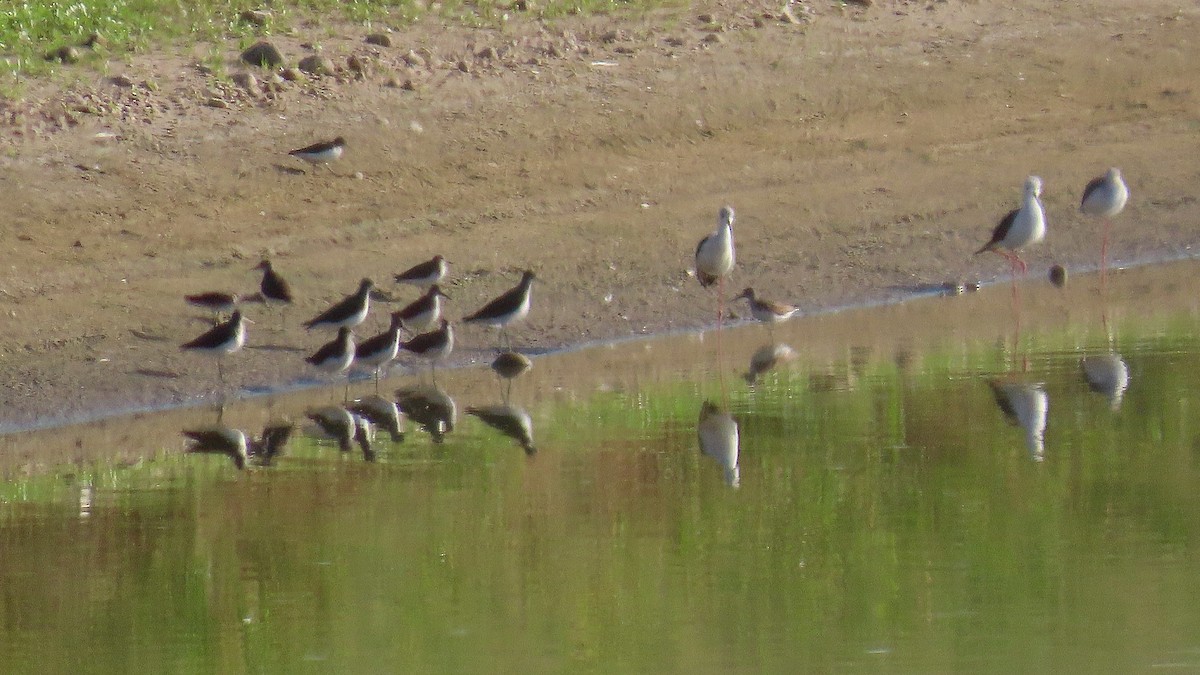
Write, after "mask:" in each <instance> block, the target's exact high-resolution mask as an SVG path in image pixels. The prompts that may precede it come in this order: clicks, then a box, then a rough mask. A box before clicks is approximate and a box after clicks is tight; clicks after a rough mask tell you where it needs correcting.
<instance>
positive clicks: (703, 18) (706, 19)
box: [696, 13, 716, 23]
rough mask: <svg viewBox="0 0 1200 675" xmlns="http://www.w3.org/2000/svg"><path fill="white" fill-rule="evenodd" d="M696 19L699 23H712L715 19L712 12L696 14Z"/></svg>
mask: <svg viewBox="0 0 1200 675" xmlns="http://www.w3.org/2000/svg"><path fill="white" fill-rule="evenodd" d="M696 20H697V21H699V22H700V23H712V22H713V21H715V20H716V17H714V16H713V15H712V14H708V13H705V14H699V15H697V16H696Z"/></svg>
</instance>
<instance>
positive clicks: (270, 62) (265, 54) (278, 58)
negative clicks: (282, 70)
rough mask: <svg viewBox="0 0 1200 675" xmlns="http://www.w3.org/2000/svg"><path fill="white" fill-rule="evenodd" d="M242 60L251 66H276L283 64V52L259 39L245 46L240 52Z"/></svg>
mask: <svg viewBox="0 0 1200 675" xmlns="http://www.w3.org/2000/svg"><path fill="white" fill-rule="evenodd" d="M242 61H245V62H246V63H249V64H250V65H252V66H261V67H263V68H278V67H279V66H282V65H283V54H280V53H279V50H278V49H276V48H275V45H273V44H271V43H270V42H267V41H266V40H260V41H258V42H255V43H254V44H252V45H250V46H249V47H247V48H246V51H244V52H242Z"/></svg>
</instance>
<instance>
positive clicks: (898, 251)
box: [0, 0, 1200, 429]
mask: <svg viewBox="0 0 1200 675" xmlns="http://www.w3.org/2000/svg"><path fill="white" fill-rule="evenodd" d="M793 8H794V9H793V14H794V15H795V16H796V18H797V20H796V22H792V21H789V20H785V18H781V16H780V12H779V7H778V5H776V4H770V5H768V4H765V3H751V2H732V1H730V2H697V3H693V5H692V7H691V8H690V9H687V10H670V11H663V12H656V13H651V14H647V15H641V16H636V17H632V18H630V17H612V16H606V17H591V18H582V17H576V18H572V19H568V20H561V21H554V22H552V23H540V22H536V21H531V20H529V19H527V18H524V17H522V16H520V15H519V13H516V14H515V15H514V16H513V17H512V19H511V21H509V22H508V24H507V25H506V26H505V27H504V28H503V29H473V30H471V29H465V28H458V27H448V26H445V25H442V24H439V23H437V22H433V21H426V22H423V23H420V24H418V25H416V26H412V27H405V28H403V29H399V30H396V31H395V32H393V33H391V35H390V38H391V41H392V46H391V47H374V46H370V45H366V44H365V43H364V42H363V37H364V36H365V35H366V33H367V32H369V31H366V30H364V29H362V28H360V27H340V28H336V29H333V30H331V29H330V27H329V26H327V25H320V26H317V25H313V26H310V27H307V28H304V29H301V30H300V31H297V32H296V34H294V35H289V36H283V37H272V38H271V39H272V40H273V41H274V42H275V43H276V45H277V46H279V47H280V49H281V50H282V51H283V52H284V54H285V56H286V57H287V58H288V59H289V61H293V62H294V61H296V60H298V59H299V58H300V57H302V56H304V55H306V54H307V53H309V52H308V51H307V48H306V47H305V46H304V45H305V44H312V43H315V42H319V43H320V46H321V47H322V48H323V51H322V53H323V54H324V55H326V56H328V57H330V59H331V60H332V62H333V63H334V64H335V65H337V66H338V67H339V68H342V70H341V72H340V73H339V75H337V76H327V77H321V78H313V79H309V80H307V81H304V82H299V83H292V82H275V81H273V80H272V79H271V78H270V77H269V75H268V74H266V73H264V72H263V71H261V70H257V69H255V70H254V73H255V75H256V82H255V83H252V86H251V87H250V88H249V89H246V88H243V87H239V86H238V85H236V84H233V83H232V82H230V81H229V80H230V79H232V78H231V76H233V75H236V74H237V73H239V72H243V71H244V70H245V69H244V68H242V67H241V66H239V65H238V64H237V62H236V56H237V49H236V45H233V44H230V45H219V46H216V47H217V48H220V49H221V50H222V53H227V54H228V59H227V63H226V64H225V65H224V67H223V68H221V69H219V70H218V72H217V73H216V74H215V75H214V74H213V73H212V72H205V71H206V70H211V64H209V63H208V62H207V60H206V58H205V55H206V54H208V53H210V52H211V51H212V50H213V49H214V46H213V45H197V46H195V47H194V48H193V49H192V50H190V51H185V53H180V54H162V53H153V54H144V55H139V56H137V57H134V58H133V59H131V61H130V62H129V63H116V62H114V63H110V64H108V65H107V67H106V68H101V69H95V68H87V69H79V68H77V69H76V70H75V71H73V72H72V74H71V75H69V76H65V75H59V76H56V77H54V78H51V81H50V82H33V83H27V84H26V85H25V86H24V87H23V88H22V92H23V95H22V99H21V100H16V101H13V100H9V101H0V149H2V152H0V198H2V200H3V205H4V214H5V219H4V223H3V238H2V240H0V241H2V244H0V261H2V262H3V270H4V271H3V274H2V276H0V303H2V304H3V308H4V311H5V313H6V315H7V320H6V321H5V322H4V324H3V325H2V326H0V371H2V376H3V381H4V382H6V383H7V386H6V387H5V388H4V389H3V390H2V392H0V405H3V408H4V411H5V412H4V413H3V414H2V415H0V423H2V427H3V428H8V429H12V428H16V427H17V426H20V425H23V424H28V423H41V424H45V423H46V422H47V421H48V420H53V419H62V418H79V417H83V416H88V415H90V414H92V413H93V412H95V411H97V410H106V409H116V408H129V407H139V406H154V405H158V404H163V403H170V402H177V401H184V400H188V399H192V398H197V397H211V396H212V395H213V394H214V392H215V391H216V390H217V389H218V383H217V381H216V371H215V367H214V365H213V363H212V362H211V361H209V360H207V359H204V358H202V357H198V356H195V355H192V354H187V353H181V352H180V351H179V350H178V345H179V344H180V343H182V342H184V341H186V340H188V339H190V338H191V337H194V336H195V335H197V334H199V333H200V332H201V331H203V330H204V329H205V321H206V319H205V317H204V316H203V315H202V313H200V312H198V311H196V310H193V309H191V308H189V307H187V306H186V305H185V304H184V303H183V300H182V296H183V295H184V294H185V293H194V292H199V291H207V290H228V291H240V292H251V291H253V290H256V288H257V281H258V276H257V273H255V272H252V271H251V269H250V268H251V267H253V266H254V265H255V264H256V263H257V262H258V261H259V259H260V258H261V257H262V256H269V257H270V258H271V259H272V260H273V261H275V263H276V267H277V268H278V269H279V270H280V271H281V272H282V273H283V274H284V275H285V276H286V277H287V278H288V279H289V280H290V282H291V283H292V285H293V286H294V287H295V289H296V290H297V292H298V294H299V295H300V299H299V301H298V303H297V304H298V306H297V307H295V308H293V309H292V310H291V311H290V313H289V315H288V316H287V325H286V327H285V328H284V330H282V331H276V330H275V328H276V327H277V326H278V325H279V324H280V321H281V317H279V316H278V315H271V314H267V313H265V310H264V309H263V308H261V306H257V305H249V306H248V308H247V314H248V315H249V316H251V317H252V318H254V319H256V320H257V321H258V323H257V324H256V325H255V326H252V327H251V332H250V339H249V345H248V348H247V349H245V350H243V352H241V353H239V354H237V355H235V356H233V357H231V358H230V359H229V360H228V364H229V366H230V368H228V371H229V372H228V375H229V376H230V377H229V382H228V383H227V387H228V388H230V389H232V388H234V387H237V386H244V387H252V388H259V387H266V386H272V385H277V384H286V383H294V382H296V381H297V380H298V379H300V378H303V377H309V376H311V375H312V373H310V372H308V371H307V370H306V367H305V364H304V363H303V361H302V358H301V357H302V356H303V355H304V354H306V353H308V352H310V351H312V350H314V349H315V348H316V347H317V346H318V345H319V344H321V343H322V342H323V341H324V340H326V339H327V338H328V336H327V335H323V334H322V335H316V334H306V333H305V332H304V331H303V330H302V329H301V328H300V327H299V323H300V321H301V320H303V319H305V318H308V317H309V316H311V315H313V314H315V313H316V312H317V311H319V310H320V309H322V308H323V307H324V306H326V305H327V304H328V303H330V302H331V301H333V300H336V299H337V298H340V297H341V296H343V295H345V294H347V293H350V292H351V291H353V290H354V288H355V287H356V286H357V282H358V280H359V279H360V278H361V277H364V276H369V277H372V278H374V279H375V280H376V281H378V282H379V283H380V285H381V287H382V288H383V290H384V291H385V292H386V293H389V294H391V295H393V296H394V297H395V298H396V299H397V300H399V301H404V302H407V301H408V300H410V299H411V298H412V297H415V292H413V291H411V290H406V289H405V288H399V287H396V286H394V285H393V284H392V283H391V276H392V274H393V273H395V272H399V271H401V270H403V269H405V268H406V267H408V266H410V265H411V264H413V263H416V262H419V261H421V260H424V259H426V258H428V257H429V256H431V255H432V254H434V253H441V254H443V255H445V256H446V257H447V258H448V259H449V260H450V261H452V263H453V267H452V273H453V276H454V281H453V282H452V283H451V284H450V285H449V286H448V288H447V290H448V292H449V294H450V295H451V296H452V298H453V300H452V301H451V303H450V309H449V312H450V316H451V318H455V317H458V316H461V315H463V314H465V313H467V312H469V311H472V310H474V309H476V308H478V307H479V306H480V305H481V304H482V303H483V302H484V301H485V300H487V299H488V298H490V297H491V296H493V295H494V294H496V293H498V292H499V291H501V290H503V289H504V288H507V287H508V286H510V285H512V284H513V283H515V281H516V280H517V278H518V276H519V270H520V269H523V268H525V267H530V268H533V269H535V270H536V271H537V273H538V275H539V278H540V282H539V283H538V284H536V285H535V289H534V309H533V311H532V313H531V315H530V317H529V319H528V320H527V321H526V322H525V323H524V324H522V325H520V326H519V327H516V328H515V330H514V331H512V334H513V338H514V341H515V342H516V343H517V344H518V345H521V346H523V347H524V348H526V349H529V350H536V351H540V350H545V349H550V348H554V347H559V346H563V345H570V344H575V343H579V342H583V341H590V340H597V339H604V338H612V337H619V336H627V335H630V334H640V333H652V332H656V331H661V330H664V329H670V328H682V327H699V326H703V325H706V324H710V323H713V319H714V312H713V306H712V305H713V300H714V296H713V295H712V293H710V292H705V291H702V290H701V289H700V288H699V285H698V284H697V283H696V282H695V280H694V279H692V278H690V276H689V272H688V270H689V267H690V264H691V257H692V252H693V250H694V247H695V244H696V242H697V241H698V240H699V239H700V237H702V236H704V235H705V234H706V233H708V232H709V231H711V230H712V228H713V227H714V225H715V222H716V213H717V209H718V208H719V207H720V206H721V205H722V204H725V203H728V204H732V205H733V206H734V207H735V208H736V209H737V213H738V220H737V223H736V226H735V237H736V241H737V246H738V256H739V261H738V267H737V269H736V270H735V272H734V275H733V280H732V282H731V286H730V287H729V288H728V289H727V290H728V291H729V293H730V295H732V294H733V293H734V292H736V290H740V288H741V287H743V286H745V285H753V286H754V287H756V288H759V289H761V291H762V293H763V294H764V295H766V296H768V297H772V298H776V299H781V300H788V301H791V302H794V303H796V304H799V305H801V306H802V307H804V308H805V309H807V310H812V309H815V308H820V307H828V306H832V305H839V304H844V303H852V302H860V301H865V300H873V299H880V298H885V297H889V296H893V295H895V294H897V293H903V292H907V290H908V289H911V288H912V287H914V286H920V285H923V284H931V283H941V282H944V281H947V280H967V279H975V278H979V279H984V280H988V279H992V278H996V277H998V276H1001V275H1004V274H1006V273H1007V265H1006V263H1004V261H1003V260H1001V259H1000V258H998V257H996V256H979V257H975V256H972V255H971V253H972V252H973V251H974V250H975V249H977V248H978V247H979V246H980V245H981V244H982V243H983V242H985V241H986V240H987V238H988V236H989V234H990V231H991V228H992V226H993V225H994V223H995V222H996V220H997V219H998V217H999V216H1000V215H1002V214H1003V213H1004V212H1005V211H1007V210H1008V209H1009V208H1012V207H1013V206H1015V204H1016V202H1017V199H1018V197H1019V195H1020V188H1021V183H1022V181H1023V179H1024V177H1025V176H1026V175H1027V174H1029V173H1036V174H1038V175H1040V176H1041V177H1042V178H1043V179H1044V180H1045V185H1046V191H1045V193H1044V195H1043V197H1044V202H1045V205H1046V209H1047V213H1048V220H1049V235H1048V237H1047V240H1046V241H1045V242H1044V243H1043V244H1041V245H1040V246H1038V247H1037V248H1036V249H1034V250H1032V251H1030V252H1029V255H1028V256H1027V259H1028V260H1029V261H1030V263H1031V270H1032V271H1031V275H1034V277H1036V279H1037V280H1040V278H1041V276H1042V273H1043V272H1044V270H1045V269H1046V268H1047V267H1048V266H1049V265H1050V264H1051V263H1052V262H1062V263H1064V264H1066V265H1068V266H1069V267H1070V268H1071V269H1072V270H1083V269H1087V268H1088V267H1094V266H1095V264H1096V262H1097V259H1098V256H1099V246H1100V243H1099V225H1098V223H1096V222H1094V221H1089V220H1087V219H1085V218H1084V217H1082V216H1080V215H1079V214H1078V213H1077V211H1076V208H1077V205H1078V201H1079V196H1080V192H1081V189H1082V186H1083V185H1084V184H1085V183H1086V182H1087V181H1088V179H1090V178H1091V177H1093V176H1094V175H1097V174H1099V173H1101V172H1102V171H1103V170H1104V169H1105V168H1106V167H1108V166H1110V165H1116V166H1120V167H1121V168H1122V169H1123V170H1124V172H1125V175H1126V177H1127V179H1128V180H1129V182H1130V187H1131V191H1132V193H1133V197H1132V200H1131V202H1130V206H1129V208H1128V209H1127V210H1126V211H1125V213H1124V214H1122V215H1121V216H1119V217H1118V218H1117V220H1116V222H1115V226H1114V229H1113V243H1112V249H1111V250H1112V252H1113V256H1114V257H1115V258H1117V259H1118V260H1122V261H1132V260H1140V259H1147V258H1154V257H1160V256H1174V255H1180V254H1186V253H1187V252H1188V251H1189V250H1190V247H1191V246H1192V245H1194V244H1196V243H1197V241H1198V240H1200V237H1198V236H1197V228H1196V224H1197V223H1198V222H1200V204H1197V201H1196V196H1195V191H1196V185H1197V184H1198V183H1200V161H1198V160H1197V159H1196V158H1197V157H1200V92H1198V91H1197V90H1196V87H1197V84H1198V82H1200V81H1198V80H1197V79H1196V69H1195V64H1196V63H1198V62H1200V41H1198V40H1197V39H1196V36H1197V35H1200V8H1198V7H1196V6H1195V5H1191V4H1187V3H1169V2H1158V1H1155V0H1147V1H1145V2H1138V3H1124V4H1122V3H1102V2H1083V3H1061V2H1055V1H1053V0H1030V1H1023V2H1018V3H1016V4H1015V5H1013V4H1010V3H976V2H961V1H959V0H950V1H948V2H931V3H926V2H891V1H886V0H876V1H875V2H873V3H871V4H869V6H866V7H862V6H859V5H849V6H840V5H837V4H832V3H831V4H825V3H823V2H814V3H811V4H810V5H808V6H807V8H806V6H804V5H799V4H796V5H793ZM331 35H332V36H333V37H331ZM351 56H357V57H358V59H357V61H358V63H359V64H364V63H365V66H364V67H363V68H361V70H362V71H363V72H362V74H361V75H357V74H356V73H355V72H354V71H352V70H351V69H350V68H349V67H348V61H347V60H348V58H349V57H351ZM202 66H204V67H202ZM102 70H103V71H104V72H101V71H102ZM221 71H224V72H221ZM339 134H340V135H343V136H345V137H346V139H347V141H348V148H347V152H346V156H345V157H344V158H343V159H342V160H341V161H340V162H339V163H338V164H336V165H335V166H334V170H333V171H326V170H323V169H322V170H315V171H311V170H310V171H307V172H304V173H302V172H301V171H300V169H303V168H304V167H302V166H301V165H300V164H298V163H297V162H296V161H294V160H293V159H291V158H289V157H288V156H287V155H286V151H287V150H289V149H291V148H295V147H299V146H302V145H307V144H309V143H311V142H313V141H315V140H320V139H325V138H331V137H333V136H335V135H339ZM1072 282H1073V283H1083V284H1094V280H1092V279H1088V278H1086V277H1085V278H1082V279H1081V278H1079V276H1078V275H1076V276H1075V277H1074V278H1073V279H1072ZM997 311H1000V312H1005V311H1007V306H1000V307H998V308H997ZM375 313H376V317H375V318H373V319H371V320H369V327H368V328H367V329H366V330H364V331H362V332H363V333H373V332H376V331H377V330H381V329H382V328H383V324H384V321H383V319H382V318H380V317H382V316H383V314H382V312H379V311H378V310H375ZM493 342H494V336H493V335H492V334H491V333H490V332H488V331H486V330H484V329H474V328H464V329H462V330H460V332H459V344H460V349H459V355H460V358H463V359H473V358H474V359H478V358H483V357H485V356H488V355H489V354H490V351H491V345H492V344H493Z"/></svg>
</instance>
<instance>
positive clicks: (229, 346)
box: [179, 310, 252, 382]
mask: <svg viewBox="0 0 1200 675" xmlns="http://www.w3.org/2000/svg"><path fill="white" fill-rule="evenodd" d="M247 323H252V322H251V321H250V320H249V319H247V318H245V317H243V316H242V313H241V312H240V311H238V310H234V311H233V316H231V317H229V320H228V321H226V322H224V323H219V324H217V325H216V326H213V327H212V328H210V329H208V331H206V332H205V333H204V334H203V335H201V336H200V337H198V338H196V339H195V340H192V341H191V342H187V343H184V344H183V345H181V346H180V347H179V348H180V349H182V350H186V351H194V352H200V353H201V354H208V355H210V356H214V357H216V359H217V377H218V378H219V379H220V380H221V381H222V382H224V381H225V371H224V369H223V368H222V365H221V362H222V361H223V360H224V357H225V356H226V355H227V354H232V353H234V352H236V351H238V350H239V349H241V348H242V347H243V346H245V344H246V324H247Z"/></svg>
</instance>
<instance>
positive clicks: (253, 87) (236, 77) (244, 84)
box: [229, 72, 258, 94]
mask: <svg viewBox="0 0 1200 675" xmlns="http://www.w3.org/2000/svg"><path fill="white" fill-rule="evenodd" d="M229 79H230V80H231V81H232V82H233V83H234V84H236V85H237V86H239V87H241V88H242V89H245V90H246V91H248V92H250V93H251V94H256V93H258V78H257V77H255V76H254V74H253V73H247V72H238V73H234V74H233V75H232V76H230V78H229Z"/></svg>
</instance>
